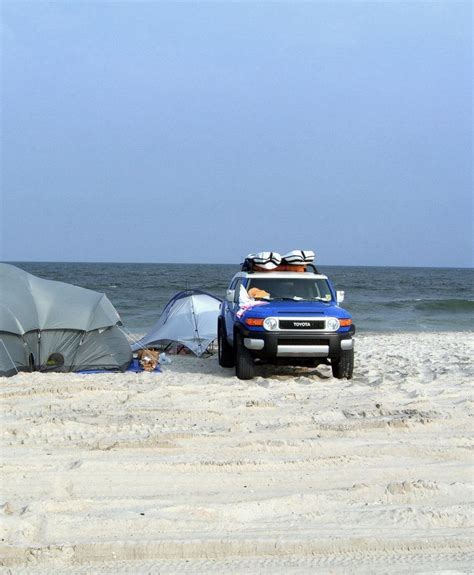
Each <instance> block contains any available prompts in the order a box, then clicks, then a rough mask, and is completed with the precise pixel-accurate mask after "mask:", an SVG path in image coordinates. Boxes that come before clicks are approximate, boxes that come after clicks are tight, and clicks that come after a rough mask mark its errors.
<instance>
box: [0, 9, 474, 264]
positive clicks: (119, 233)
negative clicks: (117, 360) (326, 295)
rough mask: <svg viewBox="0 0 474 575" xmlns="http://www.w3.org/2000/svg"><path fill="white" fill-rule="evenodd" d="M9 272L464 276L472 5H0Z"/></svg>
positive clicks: (468, 231)
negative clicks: (27, 268)
mask: <svg viewBox="0 0 474 575" xmlns="http://www.w3.org/2000/svg"><path fill="white" fill-rule="evenodd" d="M1 9H2V19H1V24H2V26H1V28H2V29H1V36H2V75H1V80H2V86H1V88H2V98H1V112H2V131H1V144H2V174H1V197H2V222H1V224H2V232H1V246H0V247H1V253H0V256H1V258H2V259H4V260H33V261H137V262H140V261H148V262H167V261H175V262H218V263H227V262H229V263H233V262H239V261H241V258H242V257H243V256H245V255H246V254H247V253H248V252H250V251H259V250H275V251H281V252H285V251H288V250H290V249H297V248H302V249H314V250H315V251H316V252H317V259H318V260H319V261H320V262H321V263H324V264H347V265H411V266H417V265H419V266H471V265H473V259H472V258H473V255H472V249H473V235H472V216H473V211H472V5H471V3H470V2H455V1H449V2H448V1H445V2H421V1H419V2H395V1H394V2H370V3H366V2H355V1H354V2H337V1H336V2H327V3H326V2H304V3H298V2H291V3H270V2H257V3H252V2H233V3H230V2H217V3H212V2H193V3H185V2H173V3H164V2H67V1H65V0H63V1H62V2H52V3H48V2H17V1H15V2H8V1H7V2H5V1H4V2H3V3H2V8H1Z"/></svg>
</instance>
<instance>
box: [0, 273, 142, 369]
mask: <svg viewBox="0 0 474 575" xmlns="http://www.w3.org/2000/svg"><path fill="white" fill-rule="evenodd" d="M119 324H120V316H119V315H118V313H117V310H116V309H115V308H114V306H113V305H112V304H111V303H110V301H109V299H108V298H107V297H106V296H105V295H104V294H101V293H98V292H95V291H92V290H88V289H85V288H81V287H77V286H74V285H70V284H66V283H62V282H57V281H51V280H45V279H41V278H38V277H36V276H34V275H31V274H29V273H27V272H25V271H23V270H21V269H19V268H17V267H15V266H12V265H9V264H0V375H4V376H5V375H14V374H15V373H17V371H35V370H40V371H42V370H45V371H47V370H52V371H53V370H58V371H80V370H88V369H89V370H90V369H107V370H120V371H125V370H126V369H127V368H128V366H129V365H130V361H131V359H132V350H131V348H130V344H129V343H128V341H127V338H126V337H125V335H124V334H123V333H122V331H121V330H120V329H119V328H118V327H117V326H118V325H119Z"/></svg>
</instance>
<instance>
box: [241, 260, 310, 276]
mask: <svg viewBox="0 0 474 575" xmlns="http://www.w3.org/2000/svg"><path fill="white" fill-rule="evenodd" d="M304 265H305V267H306V269H305V272H306V273H308V272H310V273H315V274H319V271H318V268H317V267H316V266H315V265H314V264H310V263H307V264H304ZM309 268H311V270H310V269H309ZM240 270H241V271H243V272H247V273H249V274H254V273H258V272H260V271H265V270H256V269H254V264H253V261H252V260H251V259H249V258H245V260H244V261H243V262H242V263H241V264H240ZM273 271H276V272H278V269H275V270H267V273H268V272H273Z"/></svg>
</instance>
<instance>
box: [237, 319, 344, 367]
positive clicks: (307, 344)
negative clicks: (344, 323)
mask: <svg viewBox="0 0 474 575" xmlns="http://www.w3.org/2000/svg"><path fill="white" fill-rule="evenodd" d="M354 333H355V327H354V326H351V329H350V330H348V331H346V332H342V333H334V332H331V333H329V332H318V333H315V332H309V333H295V332H293V331H291V332H285V331H279V332H277V333H272V332H260V331H259V332H256V331H251V330H247V329H245V328H243V329H241V335H242V338H243V343H244V346H245V347H246V348H247V349H248V350H249V351H250V352H251V353H252V355H254V356H255V357H259V358H261V359H271V358H279V357H289V358H291V357H297V358H312V357H315V358H317V357H326V358H338V357H340V355H341V352H343V351H348V350H351V349H353V348H354V340H353V339H352V336H353V335H354Z"/></svg>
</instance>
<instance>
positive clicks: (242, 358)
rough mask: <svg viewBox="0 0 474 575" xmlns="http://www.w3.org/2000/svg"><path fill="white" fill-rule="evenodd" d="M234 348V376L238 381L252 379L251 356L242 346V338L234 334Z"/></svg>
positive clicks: (253, 366) (252, 365) (252, 364)
mask: <svg viewBox="0 0 474 575" xmlns="http://www.w3.org/2000/svg"><path fill="white" fill-rule="evenodd" d="M234 346H235V375H236V376H237V377H238V378H239V379H252V378H253V376H254V374H255V364H254V362H253V357H252V354H251V353H250V352H249V350H248V349H247V348H246V347H245V346H244V342H243V339H242V336H241V335H240V334H239V333H236V334H235V336H234Z"/></svg>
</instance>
